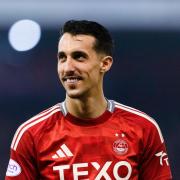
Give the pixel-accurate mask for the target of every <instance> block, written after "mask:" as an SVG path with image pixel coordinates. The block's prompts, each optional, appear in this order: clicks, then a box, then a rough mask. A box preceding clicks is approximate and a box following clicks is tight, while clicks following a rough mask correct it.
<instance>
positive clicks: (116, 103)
mask: <svg viewBox="0 0 180 180" xmlns="http://www.w3.org/2000/svg"><path fill="white" fill-rule="evenodd" d="M115 105H119V106H120V107H121V106H122V107H125V108H128V109H131V110H134V111H138V112H141V111H139V110H138V109H135V108H133V107H130V106H126V105H124V104H121V103H118V102H115ZM141 113H142V114H145V113H143V112H141Z"/></svg>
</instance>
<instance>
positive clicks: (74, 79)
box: [62, 76, 82, 83]
mask: <svg viewBox="0 0 180 180" xmlns="http://www.w3.org/2000/svg"><path fill="white" fill-rule="evenodd" d="M62 80H63V81H64V82H67V83H76V82H78V81H79V80H82V78H81V77H80V76H65V77H63V78H62Z"/></svg>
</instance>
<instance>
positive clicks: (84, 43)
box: [58, 33, 95, 51]
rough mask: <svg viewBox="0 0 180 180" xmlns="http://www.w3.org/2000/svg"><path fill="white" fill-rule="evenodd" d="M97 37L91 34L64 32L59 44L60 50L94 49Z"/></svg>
mask: <svg viewBox="0 0 180 180" xmlns="http://www.w3.org/2000/svg"><path fill="white" fill-rule="evenodd" d="M94 43H95V38H94V37H93V36H91V35H84V34H78V35H72V34H70V33H64V34H63V36H62V37H61V39H60V41H59V44H58V51H75V50H92V49H93V45H94Z"/></svg>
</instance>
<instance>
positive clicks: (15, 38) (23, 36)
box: [8, 19, 41, 51]
mask: <svg viewBox="0 0 180 180" xmlns="http://www.w3.org/2000/svg"><path fill="white" fill-rule="evenodd" d="M8 36H9V37H8V38H9V42H10V44H11V46H12V47H13V48H14V49H15V50H17V51H28V50H30V49H32V48H33V47H35V46H36V45H37V44H38V42H39V40H40V37H41V28H40V25H39V24H38V23H36V22H35V21H32V20H29V19H24V20H20V21H17V22H16V23H14V24H13V25H12V26H11V28H10V30H9V35H8Z"/></svg>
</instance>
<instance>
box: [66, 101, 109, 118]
mask: <svg viewBox="0 0 180 180" xmlns="http://www.w3.org/2000/svg"><path fill="white" fill-rule="evenodd" d="M65 102H66V107H67V110H68V112H69V113H70V114H72V115H73V116H75V117H78V118H82V119H92V118H97V117H99V116H100V115H102V114H103V113H104V112H105V111H106V109H107V101H106V99H105V98H103V99H102V100H97V99H94V98H92V99H86V100H83V101H82V100H79V99H69V98H66V101H65Z"/></svg>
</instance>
